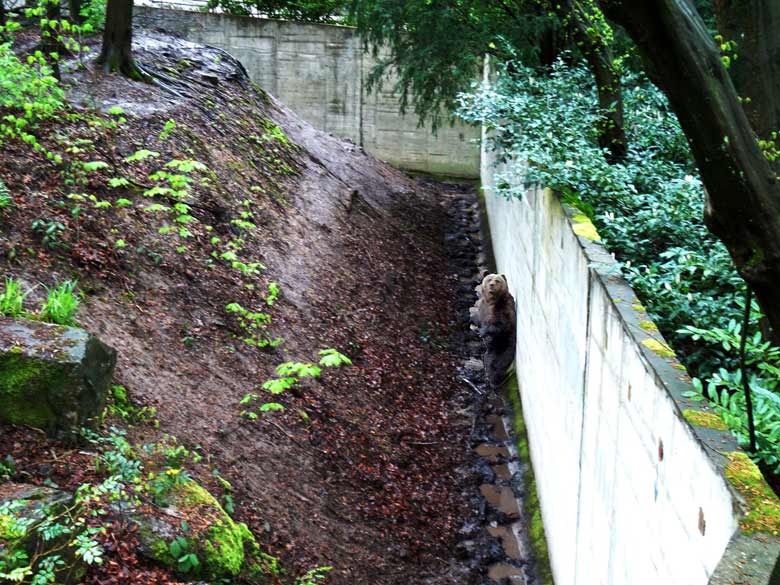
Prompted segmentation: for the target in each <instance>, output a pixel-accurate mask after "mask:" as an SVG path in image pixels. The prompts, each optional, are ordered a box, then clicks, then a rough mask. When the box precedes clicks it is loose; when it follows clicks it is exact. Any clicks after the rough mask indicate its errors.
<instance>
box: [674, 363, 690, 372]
mask: <svg viewBox="0 0 780 585" xmlns="http://www.w3.org/2000/svg"><path fill="white" fill-rule="evenodd" d="M672 367H673V368H674V369H676V370H680V371H681V372H687V371H688V368H686V367H685V366H684V365H682V364H672Z"/></svg>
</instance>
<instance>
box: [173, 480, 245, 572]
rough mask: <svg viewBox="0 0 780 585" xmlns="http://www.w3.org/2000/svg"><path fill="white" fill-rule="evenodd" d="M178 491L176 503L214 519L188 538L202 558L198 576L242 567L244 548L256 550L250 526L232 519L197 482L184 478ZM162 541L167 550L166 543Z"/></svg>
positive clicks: (193, 548)
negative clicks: (184, 481)
mask: <svg viewBox="0 0 780 585" xmlns="http://www.w3.org/2000/svg"><path fill="white" fill-rule="evenodd" d="M177 492H178V493H177V494H176V495H175V498H176V502H177V506H179V507H181V508H182V509H185V508H196V509H197V513H198V514H199V515H200V516H202V517H208V518H212V519H213V520H212V524H211V526H209V527H208V528H206V529H205V530H204V531H203V532H201V533H200V534H197V535H193V536H192V537H191V538H189V539H188V540H189V542H190V543H191V544H190V546H191V548H192V550H194V551H196V554H197V555H198V558H199V559H200V561H201V567H202V570H201V576H203V577H204V578H206V579H207V580H219V579H222V578H226V577H235V576H236V575H238V574H239V573H240V572H241V570H242V568H243V567H244V563H245V561H246V558H247V555H246V552H250V553H252V552H254V551H257V550H258V546H257V541H255V537H254V536H253V535H252V533H251V532H250V530H249V528H247V526H246V524H243V523H240V522H234V521H233V519H232V518H230V516H228V514H227V512H225V510H224V509H223V508H222V506H221V505H220V503H219V502H218V501H217V499H216V498H215V497H214V496H213V495H211V494H210V493H209V492H208V490H206V489H205V488H204V487H203V486H201V485H199V484H198V483H197V482H195V481H187V482H186V483H184V484H182V485H180V486H177ZM163 544H164V546H165V547H166V553H167V543H165V542H163ZM164 554H165V553H164ZM164 554H163V556H164ZM159 560H163V559H162V558H159Z"/></svg>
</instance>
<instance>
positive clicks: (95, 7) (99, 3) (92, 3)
mask: <svg viewBox="0 0 780 585" xmlns="http://www.w3.org/2000/svg"><path fill="white" fill-rule="evenodd" d="M81 16H82V18H84V24H85V25H86V26H88V27H89V29H91V30H92V31H99V30H102V29H103V26H104V25H105V24H106V0H87V1H86V2H85V3H84V5H83V6H82V7H81Z"/></svg>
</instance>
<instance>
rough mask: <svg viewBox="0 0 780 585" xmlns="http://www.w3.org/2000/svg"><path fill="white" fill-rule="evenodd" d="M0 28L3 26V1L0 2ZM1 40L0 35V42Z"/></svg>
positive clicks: (0, 36)
mask: <svg viewBox="0 0 780 585" xmlns="http://www.w3.org/2000/svg"><path fill="white" fill-rule="evenodd" d="M0 26H5V4H3V0H0ZM2 40H3V36H2V35H0V41H2Z"/></svg>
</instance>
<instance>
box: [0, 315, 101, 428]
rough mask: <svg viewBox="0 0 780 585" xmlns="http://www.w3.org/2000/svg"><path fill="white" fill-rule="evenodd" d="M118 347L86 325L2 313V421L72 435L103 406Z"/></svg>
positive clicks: (0, 330) (95, 415) (91, 420)
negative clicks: (3, 316) (84, 327)
mask: <svg viewBox="0 0 780 585" xmlns="http://www.w3.org/2000/svg"><path fill="white" fill-rule="evenodd" d="M115 365H116V351H114V350H113V349H112V348H110V347H108V346H107V345H105V344H103V343H102V342H100V341H99V340H98V339H97V338H95V337H94V336H92V335H90V334H89V333H87V332H86V331H84V330H83V329H77V328H74V327H63V326H61V325H51V324H48V323H41V322H38V321H29V320H24V319H7V318H0V422H4V423H9V424H24V425H29V426H32V427H36V428H40V429H44V430H45V431H46V432H47V433H48V434H49V435H51V436H57V437H63V436H70V435H72V434H73V433H74V432H76V431H77V430H78V429H79V428H80V427H83V426H92V425H93V423H94V421H95V419H96V418H97V417H99V416H100V414H101V413H102V411H103V408H104V407H105V401H106V393H107V391H108V387H109V385H110V383H111V377H112V375H113V372H114V366H115Z"/></svg>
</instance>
